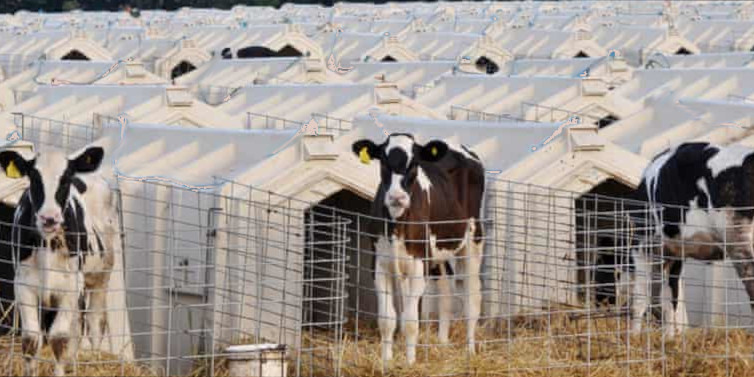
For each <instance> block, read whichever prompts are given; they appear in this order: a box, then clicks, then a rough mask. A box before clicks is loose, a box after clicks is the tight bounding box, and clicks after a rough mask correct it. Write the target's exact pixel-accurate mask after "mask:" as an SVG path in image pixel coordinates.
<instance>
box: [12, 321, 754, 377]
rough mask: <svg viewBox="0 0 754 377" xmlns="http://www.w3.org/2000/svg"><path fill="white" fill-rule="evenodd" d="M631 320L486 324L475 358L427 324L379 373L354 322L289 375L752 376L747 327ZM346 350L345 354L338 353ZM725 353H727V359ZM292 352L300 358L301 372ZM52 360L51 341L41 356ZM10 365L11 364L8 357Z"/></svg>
mask: <svg viewBox="0 0 754 377" xmlns="http://www.w3.org/2000/svg"><path fill="white" fill-rule="evenodd" d="M628 326H630V322H629V321H628V320H627V319H626V318H625V317H603V318H590V319H578V318H576V317H575V316H572V315H568V314H556V315H555V314H551V315H549V316H547V315H543V316H538V317H533V316H529V317H526V318H515V319H511V320H510V321H496V322H487V323H485V324H484V325H483V326H480V328H479V331H478V335H477V340H478V343H479V345H478V348H477V350H478V352H477V354H476V355H475V356H469V355H467V353H466V346H465V344H464V342H465V334H466V333H465V326H464V324H463V323H461V322H456V323H454V325H453V327H452V329H451V345H446V346H443V345H440V344H439V343H438V342H437V339H436V337H435V336H436V333H437V331H436V328H435V327H434V326H423V327H422V330H421V337H420V343H421V345H420V346H419V347H417V363H416V364H415V365H413V366H407V365H405V363H404V360H403V352H404V344H403V343H402V337H401V336H400V335H398V336H396V344H395V347H394V353H395V360H394V362H393V366H392V368H391V369H390V370H389V371H385V372H384V373H383V371H382V363H381V359H380V343H379V333H378V330H377V328H376V326H375V325H374V324H373V323H368V324H362V325H361V326H360V328H359V340H358V341H356V340H354V338H353V336H352V334H355V329H354V328H353V326H350V328H348V329H346V331H345V333H346V334H349V335H347V336H345V337H344V339H343V344H342V346H341V348H340V349H338V348H336V347H334V346H333V345H332V344H330V343H329V342H328V341H326V339H327V340H329V339H332V335H330V334H328V335H325V334H324V333H323V334H318V333H316V332H315V333H306V335H305V336H304V338H303V339H302V348H303V349H308V350H309V351H304V352H302V353H301V355H297V354H296V352H295V351H293V352H291V355H289V357H290V358H291V361H290V362H289V374H288V375H289V376H295V375H302V376H312V377H330V376H332V375H333V374H334V370H335V368H336V366H337V365H336V360H338V359H340V360H341V361H340V367H341V372H342V376H346V377H350V376H353V377H357V376H358V377H370V376H391V377H420V376H421V377H424V376H433V375H461V376H522V377H536V376H548V377H572V376H573V377H575V376H593V377H612V376H629V375H630V376H640V377H641V376H647V377H653V376H711V377H717V376H736V377H738V376H752V377H754V359H753V358H752V357H753V355H754V334H752V333H750V332H748V331H747V330H744V329H729V330H725V329H689V330H687V331H686V332H685V333H683V335H679V336H677V337H675V338H664V337H663V334H662V331H661V330H660V329H658V328H649V329H646V331H643V332H642V333H639V334H633V335H629V334H628V331H627V328H628ZM10 340H11V338H10V337H9V336H5V337H2V338H0V375H3V376H7V375H12V376H21V375H23V361H22V358H21V354H20V346H19V345H18V339H17V341H16V345H15V349H14V352H13V359H12V360H11V352H10V347H11V342H10ZM336 355H340V358H338V357H335V356H336ZM726 355H727V356H726ZM295 357H301V363H300V368H301V369H299V370H298V371H297V369H296V368H297V365H296V362H295V360H293V359H294V358H295ZM41 358H42V359H45V360H52V354H51V352H50V350H49V347H46V348H45V349H44V350H43V352H42V355H41ZM11 361H13V362H11ZM213 369H214V375H215V376H217V377H224V376H227V375H228V372H227V364H226V360H225V359H223V358H222V357H219V358H217V359H215V360H214V363H213V364H212V365H211V364H210V363H209V360H206V359H202V360H201V361H200V362H197V364H196V368H195V369H194V370H193V372H192V373H190V375H191V376H194V377H199V376H211V375H212V370H213ZM51 372H52V363H51V362H41V363H40V373H41V374H42V375H51ZM76 374H77V375H88V376H112V375H123V376H134V377H136V376H152V375H155V374H157V373H155V371H154V370H151V369H149V368H147V367H145V366H141V365H138V364H133V363H121V362H119V361H118V359H117V357H116V356H115V355H106V354H99V353H98V354H94V353H91V352H82V353H81V354H80V356H79V364H78V370H77V373H76Z"/></svg>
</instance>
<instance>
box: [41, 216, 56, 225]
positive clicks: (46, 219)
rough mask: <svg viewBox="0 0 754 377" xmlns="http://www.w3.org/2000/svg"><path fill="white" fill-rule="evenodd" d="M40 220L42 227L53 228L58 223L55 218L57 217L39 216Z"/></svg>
mask: <svg viewBox="0 0 754 377" xmlns="http://www.w3.org/2000/svg"><path fill="white" fill-rule="evenodd" d="M39 220H40V221H41V222H42V225H44V226H53V225H55V224H57V223H58V220H57V219H56V218H55V216H43V215H40V216H39Z"/></svg>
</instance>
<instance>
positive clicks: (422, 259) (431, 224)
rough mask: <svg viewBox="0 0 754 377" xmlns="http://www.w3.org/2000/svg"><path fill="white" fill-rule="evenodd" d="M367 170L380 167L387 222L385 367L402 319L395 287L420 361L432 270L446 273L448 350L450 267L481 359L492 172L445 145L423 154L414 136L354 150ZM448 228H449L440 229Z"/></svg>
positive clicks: (380, 244) (382, 290)
mask: <svg viewBox="0 0 754 377" xmlns="http://www.w3.org/2000/svg"><path fill="white" fill-rule="evenodd" d="M352 148H353V152H354V153H355V154H356V155H358V156H359V157H360V159H361V161H362V162H364V163H369V161H370V160H372V159H376V160H379V161H380V168H381V182H380V185H379V188H378V190H377V195H376V196H375V199H374V201H373V203H372V215H373V216H375V217H378V218H381V219H384V220H385V223H386V224H387V226H382V225H383V224H380V225H381V226H380V228H379V233H378V234H381V236H380V238H379V239H378V240H377V242H376V244H375V251H376V253H375V255H376V260H375V277H374V280H375V289H376V290H377V304H378V309H379V320H378V322H379V328H380V335H381V338H382V360H383V363H384V364H385V366H387V363H388V362H389V361H390V360H391V359H392V343H393V334H394V332H395V325H396V311H395V308H394V307H393V281H394V280H395V282H397V283H398V287H399V288H400V295H399V297H401V298H402V299H403V300H402V301H403V305H402V309H403V312H402V313H401V319H402V321H401V322H402V325H403V332H404V334H405V337H406V358H407V361H408V362H409V363H413V362H414V361H415V359H416V342H417V339H418V333H419V326H418V319H419V300H420V299H421V297H422V295H423V294H424V290H425V287H426V279H427V276H428V275H429V274H428V273H427V272H428V271H430V270H433V271H439V275H440V276H439V279H438V290H439V291H440V295H441V297H440V298H439V306H440V310H439V311H440V313H439V317H440V326H439V338H440V341H441V342H443V343H447V342H448V332H449V328H450V320H451V318H450V317H451V314H452V313H451V307H452V306H451V304H452V302H451V300H452V297H451V293H452V292H451V284H450V280H449V277H448V274H449V272H450V271H448V269H447V267H448V266H449V263H448V261H451V260H454V258H456V257H461V258H459V259H457V260H455V265H456V271H457V272H461V274H463V275H465V279H464V283H465V287H466V290H467V292H466V296H465V297H466V303H465V307H466V318H467V338H468V339H467V340H468V344H469V346H468V347H469V351H470V352H472V353H473V352H474V333H475V330H476V324H477V321H478V318H479V313H480V309H481V290H480V279H479V269H480V266H481V263H482V250H483V230H482V225H481V223H480V221H479V217H480V212H481V204H482V198H483V195H484V168H483V166H482V163H481V161H480V160H479V158H478V157H477V156H476V155H475V154H474V153H473V152H471V151H469V150H468V149H466V148H465V147H461V148H457V149H454V148H450V147H449V146H448V145H447V144H446V143H444V142H442V141H437V140H435V141H431V142H429V143H427V144H426V145H424V146H422V145H419V144H417V143H416V141H415V140H414V138H413V136H412V135H408V134H392V135H390V136H389V137H388V139H387V140H386V141H385V142H384V143H382V144H380V145H377V144H375V143H373V142H372V141H370V140H359V141H357V142H355V143H354V144H353V146H352ZM440 222H444V223H440Z"/></svg>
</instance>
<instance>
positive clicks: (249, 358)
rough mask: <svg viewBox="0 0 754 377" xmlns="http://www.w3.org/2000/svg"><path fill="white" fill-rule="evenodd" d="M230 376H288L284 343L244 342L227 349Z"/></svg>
mask: <svg viewBox="0 0 754 377" xmlns="http://www.w3.org/2000/svg"><path fill="white" fill-rule="evenodd" d="M225 353H226V355H227V356H226V357H227V360H228V374H229V375H230V377H286V376H287V371H288V362H287V360H286V359H285V345H284V344H269V343H267V344H243V345H237V346H230V347H228V348H226V349H225Z"/></svg>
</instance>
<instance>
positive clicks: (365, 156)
mask: <svg viewBox="0 0 754 377" xmlns="http://www.w3.org/2000/svg"><path fill="white" fill-rule="evenodd" d="M367 149H369V148H367V147H363V148H361V151H359V159H360V160H361V163H362V164H369V163H370V162H371V161H372V158H371V157H369V152H368V151H367Z"/></svg>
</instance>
